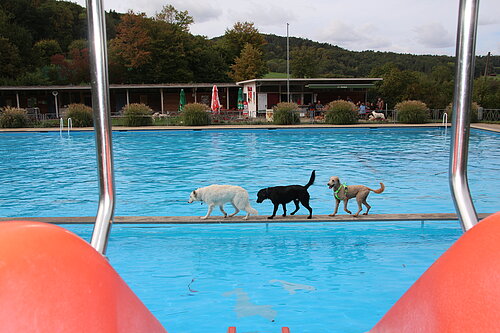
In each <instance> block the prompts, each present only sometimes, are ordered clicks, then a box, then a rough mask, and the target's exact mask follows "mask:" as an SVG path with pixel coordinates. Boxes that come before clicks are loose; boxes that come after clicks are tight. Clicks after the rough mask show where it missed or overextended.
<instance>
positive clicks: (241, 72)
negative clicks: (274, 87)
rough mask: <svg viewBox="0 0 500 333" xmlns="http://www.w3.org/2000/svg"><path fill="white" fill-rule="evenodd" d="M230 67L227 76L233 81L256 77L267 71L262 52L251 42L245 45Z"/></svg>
mask: <svg viewBox="0 0 500 333" xmlns="http://www.w3.org/2000/svg"><path fill="white" fill-rule="evenodd" d="M231 69H232V72H231V73H229V77H231V78H232V79H233V80H235V81H243V80H250V79H258V78H261V77H262V76H263V75H264V74H266V73H267V68H266V64H265V62H264V59H263V57H262V52H261V51H260V50H259V49H257V48H256V47H254V46H253V45H252V44H246V45H245V47H244V48H243V50H242V51H241V54H240V56H239V57H237V58H236V60H235V62H234V65H232V66H231Z"/></svg>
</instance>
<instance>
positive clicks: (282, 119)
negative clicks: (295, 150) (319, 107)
mask: <svg viewBox="0 0 500 333" xmlns="http://www.w3.org/2000/svg"><path fill="white" fill-rule="evenodd" d="M298 110H299V106H298V105H297V103H286V102H282V103H278V104H277V105H276V106H275V107H274V109H273V122H274V123H275V124H276V125H296V124H300V118H299V115H298Z"/></svg>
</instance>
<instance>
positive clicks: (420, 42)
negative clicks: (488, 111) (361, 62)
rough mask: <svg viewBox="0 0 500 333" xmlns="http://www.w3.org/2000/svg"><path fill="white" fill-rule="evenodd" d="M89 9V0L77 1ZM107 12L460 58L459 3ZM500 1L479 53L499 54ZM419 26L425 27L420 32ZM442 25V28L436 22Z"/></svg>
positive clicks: (335, 0)
mask: <svg viewBox="0 0 500 333" xmlns="http://www.w3.org/2000/svg"><path fill="white" fill-rule="evenodd" d="M72 1H74V2H77V3H79V4H80V5H82V6H85V0H72ZM103 1H104V5H105V8H106V10H110V9H113V10H115V11H117V12H126V11H127V9H129V8H131V9H133V10H134V11H135V12H145V13H146V14H147V15H149V16H152V15H154V14H155V12H157V11H160V10H161V8H162V7H163V6H164V5H167V4H172V5H173V6H174V7H175V8H176V9H178V10H188V12H189V14H190V15H191V16H193V17H194V20H195V23H194V24H193V25H192V26H191V32H192V33H194V34H200V35H205V36H208V37H209V38H211V37H215V36H221V35H223V34H224V31H225V30H226V29H228V28H229V29H230V28H231V27H232V26H233V24H234V23H235V22H238V21H249V22H254V23H255V25H256V27H257V28H258V29H259V31H260V32H262V33H266V34H276V35H280V36H285V35H286V23H287V22H288V23H290V36H293V37H302V38H308V39H311V40H314V41H318V42H326V43H331V44H334V45H338V46H340V47H343V48H346V49H350V50H358V51H359V50H366V49H373V50H378V51H392V52H404V53H416V54H450V55H453V54H454V43H455V40H456V36H455V34H456V30H457V18H458V5H459V3H458V2H457V1H456V0H439V1H435V0H420V1H415V0H379V1H373V0H357V1H345V0H314V1H301V0H272V1H271V0H245V1H242V0H211V1H199V0H103ZM499 12H500V1H498V0H481V3H480V7H479V28H478V38H477V46H476V50H477V51H478V52H481V53H484V51H485V50H486V51H492V52H496V54H499V53H500V52H499V51H498V40H500V20H498V18H497V16H498V15H496V13H499ZM415 22H418V23H417V24H418V25H419V26H418V28H417V29H415V28H414V27H415V25H416V24H415ZM436 22H438V23H436Z"/></svg>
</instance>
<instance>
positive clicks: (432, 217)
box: [0, 213, 491, 224]
mask: <svg viewBox="0 0 500 333" xmlns="http://www.w3.org/2000/svg"><path fill="white" fill-rule="evenodd" d="M488 215H491V214H489V213H482V214H479V218H480V219H484V218H485V217H486V216H488ZM243 216H244V215H237V216H234V217H228V218H222V216H217V215H215V216H210V217H209V218H208V219H206V220H201V219H200V217H199V216H116V217H115V218H114V223H115V224H210V223H304V222H384V221H450V220H458V218H457V215H456V214H454V213H434V214H372V215H360V216H359V217H353V216H351V215H343V214H341V215H337V216H334V217H330V216H328V215H313V218H312V219H311V220H308V219H307V218H306V217H307V216H306V215H296V216H287V217H282V216H281V215H278V216H276V217H275V218H274V219H272V220H269V219H268V218H267V215H259V216H250V218H249V219H248V220H243ZM9 220H10V221H12V220H26V221H39V222H46V223H54V224H93V223H94V221H95V217H93V216H77V217H0V222H3V221H9Z"/></svg>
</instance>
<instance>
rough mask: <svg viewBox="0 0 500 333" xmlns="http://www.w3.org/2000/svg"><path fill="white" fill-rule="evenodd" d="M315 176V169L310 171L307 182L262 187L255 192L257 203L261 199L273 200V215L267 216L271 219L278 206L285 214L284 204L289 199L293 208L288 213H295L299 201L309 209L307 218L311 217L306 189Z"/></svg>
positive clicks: (284, 214)
mask: <svg viewBox="0 0 500 333" xmlns="http://www.w3.org/2000/svg"><path fill="white" fill-rule="evenodd" d="M315 178H316V171H315V170H313V172H312V173H311V178H310V179H309V182H308V183H307V184H306V185H305V186H302V185H288V186H274V187H268V188H263V189H262V190H260V191H259V192H258V193H257V203H261V202H262V201H264V200H266V199H269V200H271V201H272V202H273V205H274V210H273V215H272V216H269V217H268V219H272V218H273V217H275V216H276V211H277V210H278V206H279V205H282V206H283V216H286V204H287V203H289V202H290V201H293V202H294V203H295V210H294V211H293V212H292V213H290V215H293V214H295V213H296V212H297V211H298V210H299V201H300V203H301V204H302V205H303V206H304V207H306V208H307V210H309V216H308V217H307V218H308V219H310V218H312V208H311V207H310V206H309V192H307V189H308V188H309V186H311V185H312V184H313V183H314V179H315Z"/></svg>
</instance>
